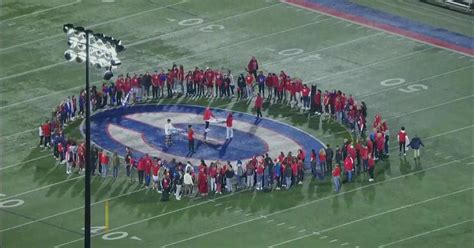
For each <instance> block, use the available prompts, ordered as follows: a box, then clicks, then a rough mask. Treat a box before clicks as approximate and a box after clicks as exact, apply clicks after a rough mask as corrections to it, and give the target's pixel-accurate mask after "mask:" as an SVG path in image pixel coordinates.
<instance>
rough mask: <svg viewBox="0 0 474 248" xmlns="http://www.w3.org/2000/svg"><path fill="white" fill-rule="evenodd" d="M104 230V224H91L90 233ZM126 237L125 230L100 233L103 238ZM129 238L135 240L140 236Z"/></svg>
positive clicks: (115, 238)
mask: <svg viewBox="0 0 474 248" xmlns="http://www.w3.org/2000/svg"><path fill="white" fill-rule="evenodd" d="M82 231H84V228H82ZM103 231H105V226H91V233H92V234H99V233H101V232H103ZM126 237H128V233H127V232H109V233H106V234H104V235H102V239H103V240H109V241H110V240H119V239H124V238H126ZM131 239H135V240H141V239H140V238H138V237H136V236H133V237H131Z"/></svg>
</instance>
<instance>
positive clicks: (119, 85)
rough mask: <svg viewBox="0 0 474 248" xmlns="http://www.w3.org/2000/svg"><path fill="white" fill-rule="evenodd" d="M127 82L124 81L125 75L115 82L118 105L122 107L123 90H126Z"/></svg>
mask: <svg viewBox="0 0 474 248" xmlns="http://www.w3.org/2000/svg"><path fill="white" fill-rule="evenodd" d="M124 84H125V80H124V79H123V75H119V76H118V78H117V80H116V81H115V89H116V91H117V105H118V106H121V105H122V97H123V90H124Z"/></svg>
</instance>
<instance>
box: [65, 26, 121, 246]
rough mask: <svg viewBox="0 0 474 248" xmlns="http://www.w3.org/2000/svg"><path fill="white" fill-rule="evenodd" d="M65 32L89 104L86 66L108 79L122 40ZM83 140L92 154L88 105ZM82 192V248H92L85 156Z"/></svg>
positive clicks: (78, 29)
mask: <svg viewBox="0 0 474 248" xmlns="http://www.w3.org/2000/svg"><path fill="white" fill-rule="evenodd" d="M63 32H64V33H66V37H67V45H68V49H67V50H66V51H65V52H64V58H65V59H66V60H67V61H74V60H75V61H76V62H78V63H83V62H85V63H86V85H85V86H86V87H85V91H86V92H87V94H85V95H86V96H85V98H86V99H85V102H86V103H87V102H90V94H89V92H90V87H89V85H90V82H89V66H90V65H92V66H94V67H96V68H98V69H101V68H105V69H106V71H105V73H104V77H103V79H104V80H110V79H111V78H112V77H113V76H114V74H113V72H112V70H114V69H116V68H117V66H119V65H120V64H122V62H121V61H120V60H119V59H118V56H117V53H119V52H122V51H124V50H125V47H124V46H123V44H122V41H120V40H118V39H115V38H112V37H109V36H105V35H104V34H102V33H97V34H94V33H93V32H92V31H91V30H86V29H85V28H83V27H75V26H74V25H72V24H65V25H63ZM85 114H86V116H85V139H86V142H85V143H86V154H90V152H91V139H90V133H91V131H90V130H91V126H90V104H86V109H85ZM85 164H86V172H85V178H84V180H85V190H84V200H85V201H84V247H86V248H90V247H91V161H90V156H88V155H86V161H85Z"/></svg>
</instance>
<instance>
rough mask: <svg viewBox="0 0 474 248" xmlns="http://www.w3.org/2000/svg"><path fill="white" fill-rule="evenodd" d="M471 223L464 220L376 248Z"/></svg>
mask: <svg viewBox="0 0 474 248" xmlns="http://www.w3.org/2000/svg"><path fill="white" fill-rule="evenodd" d="M472 221H474V219H470V220H465V221H461V222H458V223H454V224H451V225H449V226H443V227H440V228H436V229H433V230H431V231H427V232H423V233H419V234H416V235H413V236H410V237H406V238H404V239H400V240H397V241H394V242H391V243H387V244H383V245H379V246H378V248H383V247H387V246H390V245H394V244H397V243H400V242H404V241H407V240H410V239H414V238H418V237H421V236H424V235H427V234H430V233H434V232H439V231H442V230H445V229H448V228H451V227H455V226H459V225H462V224H465V223H468V222H472Z"/></svg>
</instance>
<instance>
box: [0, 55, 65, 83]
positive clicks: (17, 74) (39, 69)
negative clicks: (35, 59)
mask: <svg viewBox="0 0 474 248" xmlns="http://www.w3.org/2000/svg"><path fill="white" fill-rule="evenodd" d="M67 63H69V61H66V60H64V61H61V62H58V63H55V64H51V65H46V66H43V67H39V68H36V69H32V70H28V71H24V72H20V73H16V74H11V75H8V76H5V77H2V78H0V81H2V80H7V79H12V78H16V77H19V76H23V75H27V74H30V73H33V72H39V71H44V70H48V69H51V68H53V67H56V66H58V65H64V64H67Z"/></svg>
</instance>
